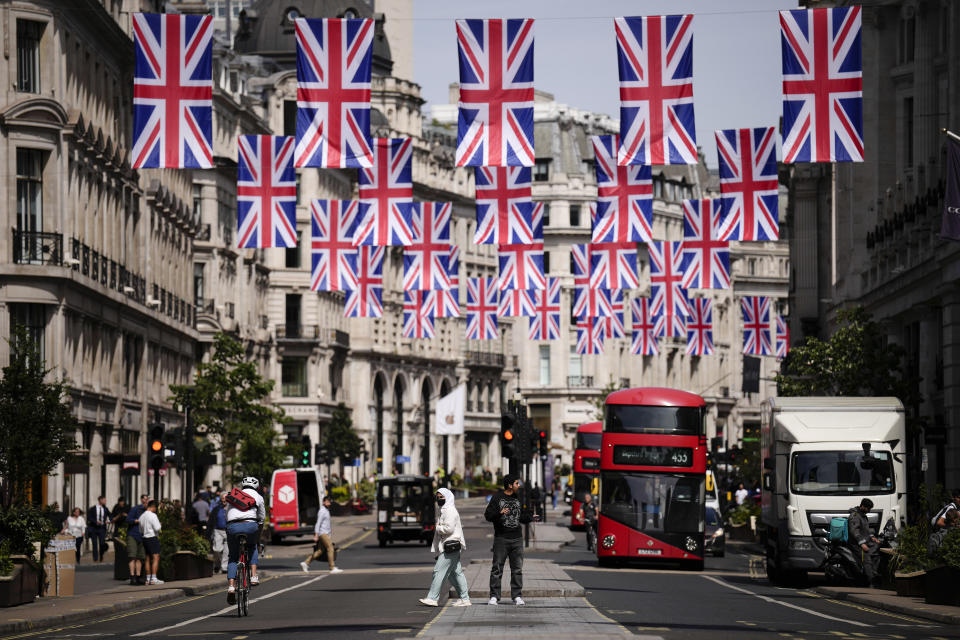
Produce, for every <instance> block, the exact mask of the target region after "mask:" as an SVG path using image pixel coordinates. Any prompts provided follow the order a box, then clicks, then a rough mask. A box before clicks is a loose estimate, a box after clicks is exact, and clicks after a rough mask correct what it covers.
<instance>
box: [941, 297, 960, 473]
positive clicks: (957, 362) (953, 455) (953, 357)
mask: <svg viewBox="0 0 960 640" xmlns="http://www.w3.org/2000/svg"><path fill="white" fill-rule="evenodd" d="M942 303H943V346H942V349H943V416H944V421H945V422H946V428H947V444H946V452H945V459H944V462H945V465H946V469H947V475H946V483H947V484H946V486H948V487H955V486H958V485H960V290H958V289H956V288H954V289H952V290H951V291H950V292H948V293H946V294H944V296H943V297H942Z"/></svg>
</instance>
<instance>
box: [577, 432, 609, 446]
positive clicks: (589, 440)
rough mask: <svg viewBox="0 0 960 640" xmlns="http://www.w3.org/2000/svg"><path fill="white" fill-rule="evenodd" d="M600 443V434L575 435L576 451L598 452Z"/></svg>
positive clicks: (601, 439) (601, 435)
mask: <svg viewBox="0 0 960 640" xmlns="http://www.w3.org/2000/svg"><path fill="white" fill-rule="evenodd" d="M602 441H603V434H602V433H584V432H579V433H577V449H593V450H594V451H600V443H601V442H602Z"/></svg>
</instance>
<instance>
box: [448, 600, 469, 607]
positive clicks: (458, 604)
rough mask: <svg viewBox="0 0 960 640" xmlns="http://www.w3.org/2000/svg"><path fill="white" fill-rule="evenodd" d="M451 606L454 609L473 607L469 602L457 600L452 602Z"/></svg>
mask: <svg viewBox="0 0 960 640" xmlns="http://www.w3.org/2000/svg"><path fill="white" fill-rule="evenodd" d="M451 606H454V607H471V606H473V603H472V602H470V601H469V600H457V601H456V602H454V603H453V604H452V605H451Z"/></svg>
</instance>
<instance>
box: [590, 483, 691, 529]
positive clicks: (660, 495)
mask: <svg viewBox="0 0 960 640" xmlns="http://www.w3.org/2000/svg"><path fill="white" fill-rule="evenodd" d="M602 478H603V480H602V481H601V483H600V492H601V497H600V504H601V507H600V512H601V513H602V514H603V515H604V516H606V517H608V518H610V519H612V520H616V521H617V522H619V523H621V524H624V525H626V526H628V527H630V528H631V529H637V530H638V531H665V532H668V533H696V532H700V531H703V476H674V475H668V474H663V473H657V474H645V473H621V472H618V471H606V472H603V474H602Z"/></svg>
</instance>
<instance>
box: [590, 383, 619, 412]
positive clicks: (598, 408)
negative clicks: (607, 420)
mask: <svg viewBox="0 0 960 640" xmlns="http://www.w3.org/2000/svg"><path fill="white" fill-rule="evenodd" d="M620 389H623V387H622V386H620V384H618V383H616V382H614V381H613V378H610V382H608V383H607V386H605V387H604V388H603V390H602V391H600V395H598V396H597V397H595V398H592V399H591V400H590V404H592V405H593V419H594V420H603V412H604V409H606V406H607V396H608V395H610V394H611V393H613V392H614V391H619V390H620Z"/></svg>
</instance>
